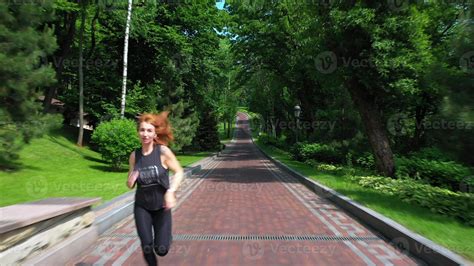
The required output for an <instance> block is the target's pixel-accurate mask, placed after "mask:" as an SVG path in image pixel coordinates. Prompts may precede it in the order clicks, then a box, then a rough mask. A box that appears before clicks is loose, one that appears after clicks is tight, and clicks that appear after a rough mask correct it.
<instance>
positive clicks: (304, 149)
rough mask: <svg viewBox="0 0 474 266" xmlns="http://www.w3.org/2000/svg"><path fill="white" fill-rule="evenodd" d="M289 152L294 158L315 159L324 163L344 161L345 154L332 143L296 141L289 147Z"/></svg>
mask: <svg viewBox="0 0 474 266" xmlns="http://www.w3.org/2000/svg"><path fill="white" fill-rule="evenodd" d="M291 154H292V156H293V158H294V159H295V160H298V161H306V160H310V159H313V160H316V161H319V162H324V163H331V164H332V163H336V164H338V163H344V162H345V159H346V158H345V156H344V154H343V153H342V152H340V151H339V150H338V149H337V148H335V147H334V146H332V145H327V144H320V143H296V144H295V145H293V147H292V149H291Z"/></svg>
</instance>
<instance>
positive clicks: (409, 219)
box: [257, 142, 474, 261]
mask: <svg viewBox="0 0 474 266" xmlns="http://www.w3.org/2000/svg"><path fill="white" fill-rule="evenodd" d="M257 144H258V146H259V147H260V148H262V150H264V151H265V152H266V153H267V154H269V155H270V156H272V157H273V158H275V159H277V160H279V161H280V162H282V163H284V164H286V165H287V166H289V167H291V168H292V169H294V170H296V171H298V172H299V173H301V174H303V175H305V176H307V177H310V178H312V179H314V180H316V181H318V182H319V183H321V184H323V185H325V186H327V187H330V188H332V189H334V190H336V191H337V192H339V193H341V194H343V195H345V196H347V197H349V198H351V199H353V200H355V201H357V202H358V203H361V204H362V205H364V206H366V207H368V208H370V209H372V210H375V211H377V212H379V213H380V214H382V215H384V216H386V217H389V218H390V219H392V220H394V221H396V222H398V223H400V224H402V225H404V226H405V227H407V228H409V229H410V230H412V231H414V232H416V233H418V234H420V235H423V236H425V237H426V238H428V239H430V240H432V241H433V242H436V243H438V244H440V245H442V246H444V247H446V248H448V249H450V250H451V251H453V252H455V253H458V254H459V255H461V256H463V257H465V258H466V259H468V260H471V261H474V241H473V239H474V228H472V227H468V226H466V225H463V224H462V223H460V222H458V221H457V220H455V219H453V218H450V217H445V216H441V215H438V214H435V213H432V212H430V211H429V210H428V209H425V208H422V207H418V206H413V205H410V204H408V203H405V202H402V201H400V200H399V199H398V198H397V197H396V196H391V195H387V194H383V193H381V192H379V191H377V190H373V189H367V188H363V187H361V186H359V185H358V184H356V183H354V182H351V181H350V180H349V178H348V177H346V176H344V175H343V174H338V173H331V172H326V171H325V172H321V171H316V170H315V169H314V168H313V167H311V166H309V165H306V164H304V163H301V162H297V161H294V160H292V159H291V157H290V156H289V154H288V153H286V152H284V151H282V150H279V149H277V148H274V147H269V146H265V145H262V144H261V143H258V142H257Z"/></svg>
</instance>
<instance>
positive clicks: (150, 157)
mask: <svg viewBox="0 0 474 266" xmlns="http://www.w3.org/2000/svg"><path fill="white" fill-rule="evenodd" d="M138 135H139V137H140V142H141V148H140V149H137V150H135V151H133V152H132V153H131V154H130V159H129V164H130V170H129V174H128V181H127V186H128V187H129V188H130V189H132V188H133V187H134V186H135V184H137V190H136V192H135V204H134V217H135V224H136V226H137V232H138V236H139V237H140V242H141V248H142V251H143V256H144V258H145V260H146V262H147V263H148V265H153V266H154V265H157V260H156V257H155V254H154V253H156V254H157V255H159V256H165V255H166V254H167V253H168V251H169V249H170V246H171V242H172V235H171V208H173V207H174V206H175V205H176V196H175V192H176V190H177V189H178V187H179V185H180V183H181V181H182V180H183V168H181V165H180V164H179V162H178V160H177V159H176V156H175V155H174V154H173V152H172V151H171V150H170V149H169V148H168V147H167V145H168V143H169V142H170V141H172V140H173V134H172V132H171V126H170V124H169V122H168V112H162V113H160V114H143V115H141V116H140V117H139V119H138ZM169 170H171V171H173V172H174V177H173V180H171V182H170V179H169V173H168V172H169Z"/></svg>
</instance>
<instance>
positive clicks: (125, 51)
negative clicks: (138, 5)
mask: <svg viewBox="0 0 474 266" xmlns="http://www.w3.org/2000/svg"><path fill="white" fill-rule="evenodd" d="M132 3H133V0H128V12H127V26H126V27H125V45H124V48H123V83H122V105H121V109H120V117H121V118H123V117H124V115H125V98H126V95H127V63H128V36H129V34H130V22H131V19H132Z"/></svg>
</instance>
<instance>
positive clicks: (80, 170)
mask: <svg viewBox="0 0 474 266" xmlns="http://www.w3.org/2000/svg"><path fill="white" fill-rule="evenodd" d="M74 135H75V134H74V133H72V132H67V131H64V130H63V131H61V132H59V133H56V134H50V135H47V136H44V137H42V138H39V139H34V140H33V141H32V142H31V144H29V145H27V146H25V148H24V149H23V150H21V152H20V160H19V161H20V163H21V165H22V166H21V167H20V168H19V169H18V170H15V171H0V206H6V205H11V204H16V203H21V202H27V201H33V200H39V199H44V198H48V197H101V198H102V202H105V201H108V200H110V199H112V198H114V197H116V196H119V195H121V194H123V193H125V192H127V191H129V189H128V188H127V187H126V185H125V182H126V180H127V171H128V165H124V166H123V168H122V169H121V170H120V171H116V172H113V171H110V168H109V167H108V166H107V164H106V163H105V162H104V161H102V159H101V156H100V154H98V153H97V152H95V151H92V150H91V149H89V148H88V147H83V148H80V147H78V146H76V145H75V142H74V138H75V136H74ZM209 155H210V153H206V152H201V153H192V154H177V158H178V160H179V161H180V163H181V165H182V166H183V167H184V166H186V165H189V164H191V163H193V162H196V161H198V160H200V159H203V158H205V157H207V156H209ZM98 204H100V203H98Z"/></svg>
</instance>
